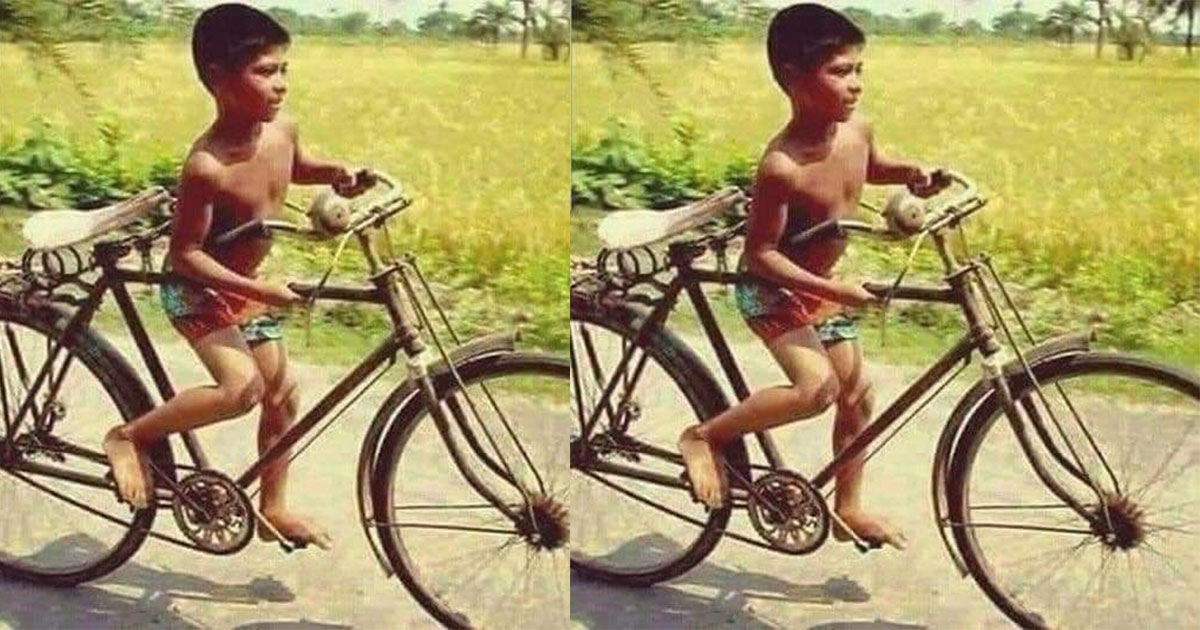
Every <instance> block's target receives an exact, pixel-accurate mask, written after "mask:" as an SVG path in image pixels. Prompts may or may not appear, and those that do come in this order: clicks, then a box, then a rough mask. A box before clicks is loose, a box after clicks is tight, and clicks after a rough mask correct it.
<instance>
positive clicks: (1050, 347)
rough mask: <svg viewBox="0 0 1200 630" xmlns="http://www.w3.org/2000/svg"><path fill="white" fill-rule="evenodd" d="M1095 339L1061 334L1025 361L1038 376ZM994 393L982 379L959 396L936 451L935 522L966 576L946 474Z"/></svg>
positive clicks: (1018, 368) (1007, 369)
mask: <svg viewBox="0 0 1200 630" xmlns="http://www.w3.org/2000/svg"><path fill="white" fill-rule="evenodd" d="M1093 339H1094V334H1093V333H1092V331H1090V330H1087V331H1079V332H1074V333H1068V334H1065V335H1060V336H1058V337H1054V338H1052V339H1049V340H1047V341H1045V342H1043V343H1040V344H1038V345H1036V346H1034V347H1033V348H1030V349H1029V350H1028V351H1026V352H1025V353H1024V354H1025V361H1026V363H1028V364H1029V367H1030V368H1031V369H1033V370H1034V374H1035V375H1038V374H1039V373H1040V372H1041V371H1043V370H1045V369H1046V368H1047V367H1048V366H1050V365H1052V364H1053V363H1054V362H1055V361H1057V360H1059V359H1062V358H1064V357H1071V356H1075V355H1078V354H1082V353H1084V352H1088V351H1089V350H1090V349H1091V342H1092V340H1093ZM1024 370H1025V367H1024V366H1023V365H1022V364H1021V362H1020V360H1018V359H1013V360H1012V361H1009V362H1008V363H1006V364H1005V365H1004V376H1005V377H1006V378H1011V377H1013V376H1016V375H1018V374H1021V373H1022V372H1023V371H1024ZM993 392H994V390H993V389H992V386H991V384H990V383H989V382H987V381H985V380H983V379H980V380H978V381H976V382H975V384H974V385H972V386H971V388H970V389H968V390H967V393H966V394H963V397H962V398H961V399H959V401H958V404H957V405H956V406H955V407H954V411H952V412H951V413H950V419H949V420H948V421H947V422H946V426H945V427H944V428H943V429H942V435H941V437H940V438H938V443H937V449H936V450H935V451H934V456H933V479H932V481H933V483H932V492H933V516H934V522H936V523H937V525H938V533H939V534H940V535H941V537H942V542H943V543H944V544H945V545H946V550H947V551H948V552H949V553H950V558H951V559H952V560H953V561H954V565H955V566H956V567H957V568H958V571H959V573H960V574H961V575H963V576H966V575H967V568H966V564H965V563H964V562H963V559H962V557H961V556H960V555H959V554H958V550H957V549H955V548H954V545H952V544H951V542H950V537H949V536H948V535H947V533H946V524H945V515H946V513H947V510H948V506H947V499H946V483H947V481H948V480H947V478H946V476H947V474H948V471H949V469H950V455H951V454H952V453H953V452H954V450H955V446H956V445H957V443H958V437H959V435H960V433H961V432H962V428H963V427H965V426H966V424H967V420H969V419H971V418H972V417H973V416H974V415H975V413H976V412H977V410H978V409H979V408H980V406H981V405H982V404H983V403H984V402H985V401H986V400H987V399H988V397H990V396H992V395H993Z"/></svg>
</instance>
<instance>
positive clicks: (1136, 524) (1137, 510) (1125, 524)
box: [1092, 495, 1146, 550]
mask: <svg viewBox="0 0 1200 630" xmlns="http://www.w3.org/2000/svg"><path fill="white" fill-rule="evenodd" d="M1092 531H1093V532H1095V534H1096V535H1097V536H1098V537H1099V538H1100V540H1101V541H1102V542H1103V543H1104V544H1105V545H1107V546H1108V547H1110V548H1113V549H1121V550H1129V549H1132V548H1134V547H1136V546H1138V545H1139V544H1141V542H1142V541H1143V540H1145V538H1146V524H1145V512H1144V511H1143V510H1142V508H1141V506H1139V505H1138V504H1136V503H1134V502H1133V499H1131V498H1129V497H1117V496H1113V495H1106V496H1105V500H1104V504H1103V505H1097V506H1095V507H1094V508H1093V509H1092Z"/></svg>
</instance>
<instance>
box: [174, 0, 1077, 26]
mask: <svg viewBox="0 0 1200 630" xmlns="http://www.w3.org/2000/svg"><path fill="white" fill-rule="evenodd" d="M220 1H221V0H190V2H191V3H192V4H195V5H197V6H209V5H213V4H218V3H219V2H220ZM243 1H244V2H246V3H247V4H250V5H253V6H256V7H261V8H267V7H272V6H277V7H286V8H289V9H295V10H296V11H299V12H301V13H311V14H316V15H326V14H328V13H329V11H330V10H331V9H336V10H338V11H341V12H346V13H348V12H350V11H366V12H367V13H370V14H371V16H372V17H373V18H375V19H376V20H378V21H385V22H386V21H388V20H391V19H393V18H400V19H402V20H404V22H405V23H406V24H408V25H409V26H413V25H414V24H416V22H417V18H418V17H420V16H422V15H425V14H426V13H428V12H430V11H432V10H433V9H434V8H435V7H437V5H438V2H440V0H243ZM484 1H485V0H446V2H447V4H448V5H449V7H450V9H451V10H453V11H458V12H459V13H464V14H466V13H470V12H471V11H472V10H474V9H475V8H476V7H479V6H482V5H483V3H484ZM1060 1H1061V0H1024V2H1023V5H1024V7H1025V9H1026V10H1028V11H1033V12H1034V13H1038V14H1042V13H1045V12H1046V10H1048V9H1049V8H1050V7H1052V6H1055V5H1057V4H1058V3H1059V2H1060ZM792 2H794V0H766V4H768V5H771V6H785V5H788V4H792ZM826 2H827V3H828V4H829V5H830V6H833V7H838V8H845V7H848V6H854V7H862V8H864V9H869V10H871V11H873V12H875V13H890V14H892V15H903V14H904V10H905V9H912V10H913V12H914V13H922V12H925V11H941V12H942V13H944V14H945V15H946V17H947V19H949V20H952V21H962V20H967V19H972V18H973V19H976V20H979V21H980V22H982V23H983V24H985V25H986V24H989V23H991V21H992V18H994V17H995V16H997V15H999V14H1000V13H1003V12H1004V11H1006V10H1008V9H1009V8H1010V7H1011V6H1012V0H826ZM380 18H382V20H380Z"/></svg>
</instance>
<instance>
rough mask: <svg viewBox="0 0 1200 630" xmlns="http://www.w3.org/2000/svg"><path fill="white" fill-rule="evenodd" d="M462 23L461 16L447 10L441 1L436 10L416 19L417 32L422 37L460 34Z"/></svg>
mask: <svg viewBox="0 0 1200 630" xmlns="http://www.w3.org/2000/svg"><path fill="white" fill-rule="evenodd" d="M464 22H465V20H464V19H463V16H462V14H461V13H456V12H454V11H451V10H449V9H447V8H446V2H445V0H442V2H441V4H439V5H438V8H437V9H435V10H434V11H430V12H429V13H426V14H425V15H422V16H421V17H420V18H417V30H418V31H420V32H421V34H422V35H430V36H433V37H442V38H447V37H453V36H455V35H458V34H459V33H460V32H462V30H463V24H464Z"/></svg>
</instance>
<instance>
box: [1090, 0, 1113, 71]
mask: <svg viewBox="0 0 1200 630" xmlns="http://www.w3.org/2000/svg"><path fill="white" fill-rule="evenodd" d="M1091 2H1094V3H1095V4H1096V15H1094V16H1092V17H1091V20H1092V24H1095V25H1096V58H1097V59H1099V58H1100V55H1101V54H1102V53H1103V52H1104V36H1105V34H1106V33H1107V31H1108V30H1109V29H1111V28H1112V16H1111V15H1109V5H1108V0H1091Z"/></svg>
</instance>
